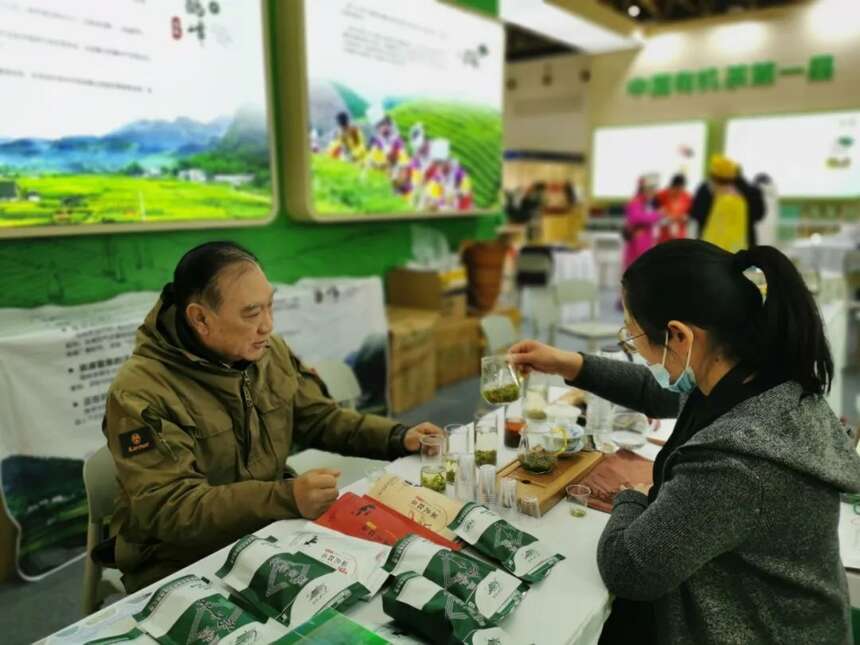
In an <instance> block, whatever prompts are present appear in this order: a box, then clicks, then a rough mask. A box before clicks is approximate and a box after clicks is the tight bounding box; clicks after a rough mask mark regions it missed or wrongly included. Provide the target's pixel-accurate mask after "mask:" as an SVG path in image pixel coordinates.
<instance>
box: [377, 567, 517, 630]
mask: <svg viewBox="0 0 860 645" xmlns="http://www.w3.org/2000/svg"><path fill="white" fill-rule="evenodd" d="M382 609H383V611H385V613H386V614H388V615H389V616H391V617H392V618H393V619H394V620H396V621H397V622H399V623H400V624H401V625H403V626H405V627H407V628H409V629H410V630H412V631H414V632H415V633H416V634H418V635H419V636H421V637H422V638H426V639H427V640H428V641H430V642H431V643H433V644H434V645H460V644H463V645H522V643H516V644H515V643H514V641H513V639H512V638H511V637H510V635H509V634H508V633H507V632H505V630H503V629H502V628H501V627H494V626H491V625H490V624H489V623H488V622H487V621H486V620H485V619H484V618H483V617H482V616H481V615H480V614H479V613H478V612H477V611H475V610H474V609H472V608H471V607H470V606H468V605H467V604H466V603H464V602H463V601H462V600H460V599H459V598H457V597H456V596H455V595H453V594H451V593H448V592H447V591H445V590H444V589H443V588H442V587H440V586H439V585H437V584H436V583H435V582H433V581H432V580H428V579H427V578H425V577H424V576H422V575H420V574H418V573H415V572H414V571H407V572H406V573H401V574H400V575H399V576H397V578H396V579H395V581H394V584H393V585H391V586H390V587H389V588H388V589H387V590H386V591H385V593H384V594H382Z"/></svg>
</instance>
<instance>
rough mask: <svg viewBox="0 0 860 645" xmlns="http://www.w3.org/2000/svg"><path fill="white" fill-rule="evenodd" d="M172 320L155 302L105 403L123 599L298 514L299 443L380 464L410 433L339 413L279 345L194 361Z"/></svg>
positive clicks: (196, 355)
mask: <svg viewBox="0 0 860 645" xmlns="http://www.w3.org/2000/svg"><path fill="white" fill-rule="evenodd" d="M176 316H177V313H176V307H175V306H172V305H171V306H164V305H163V304H162V302H161V301H159V302H158V303H157V304H156V306H155V307H154V308H153V310H152V311H151V312H150V313H149V315H148V316H147V318H146V321H145V322H144V324H143V325H142V326H141V327H140V329H139V330H138V332H137V338H136V344H135V349H134V352H133V354H132V356H131V357H130V358H129V360H128V361H126V363H125V364H124V365H123V366H122V368H121V369H120V371H119V373H118V374H117V377H116V380H115V381H114V383H113V385H112V386H111V388H110V392H109V396H108V401H107V409H106V414H105V423H104V432H105V435H106V436H107V441H108V446H109V448H110V450H111V453H112V454H113V458H114V461H115V463H116V468H117V475H118V480H119V487H120V493H119V497H118V500H117V505H116V510H115V514H114V517H113V521H112V526H111V529H112V534H114V535H116V549H115V555H116V559H117V564H118V566H119V568H120V570H121V571H122V572H123V574H124V577H123V581H124V583H125V585H126V588H127V589H128V590H129V591H133V590H136V589H139V588H141V587H143V586H145V585H147V584H149V583H151V582H154V581H155V580H158V579H159V578H162V577H164V576H165V575H168V574H170V573H172V572H174V571H176V570H178V569H180V568H182V567H184V566H186V565H188V564H190V563H191V562H193V561H195V560H198V559H200V558H201V557H203V556H205V555H207V554H209V553H211V552H212V551H214V550H216V549H218V548H220V547H223V546H225V545H227V544H229V543H231V542H232V541H234V540H236V539H238V538H239V537H241V536H243V535H245V534H247V533H250V532H253V531H255V530H257V529H260V528H262V527H263V526H265V525H267V524H269V523H271V522H273V521H275V520H279V519H284V518H290V517H298V516H299V512H298V509H297V507H296V502H295V500H294V498H293V481H292V479H291V478H292V477H294V476H295V472H294V471H293V470H292V469H290V468H289V467H288V466H287V463H286V462H287V457H288V455H289V454H290V447H291V446H292V445H293V443H294V442H297V443H298V444H299V445H302V446H306V447H316V448H320V449H322V450H329V451H332V452H339V453H342V454H353V455H361V456H365V457H373V458H378V459H391V458H394V457H397V456H400V455H402V454H403V453H404V449H403V435H404V432H405V428H403V427H402V426H399V425H397V424H396V422H394V421H391V420H388V419H384V418H382V417H376V416H371V415H363V414H360V413H358V412H355V411H352V410H346V409H342V408H339V407H338V406H337V405H336V404H335V402H334V401H332V400H331V399H329V398H327V397H326V396H325V394H324V393H323V389H324V388H323V386H322V385H321V382H320V381H319V380H318V379H317V378H316V377H315V376H314V375H313V374H312V373H311V372H309V371H308V370H307V369H306V368H304V367H303V366H302V365H301V363H300V362H299V361H298V360H297V359H296V357H295V356H293V355H292V353H291V352H290V350H289V348H288V347H287V345H286V343H284V341H283V340H282V339H281V338H279V337H276V336H273V337H272V339H271V347H270V348H269V350H268V351H267V352H266V354H265V356H264V357H263V358H261V359H260V360H259V361H257V362H255V363H247V364H239V365H234V366H228V365H226V364H222V363H219V362H218V361H217V360H216V359H214V358H212V357H211V356H210V357H209V358H208V359H207V358H203V357H201V355H205V354H206V352H205V351H200V347H201V346H200V345H199V342H195V341H193V340H189V334H190V335H191V336H193V333H191V332H190V330H189V329H188V327H187V325H186V326H185V327H184V328H183V327H182V326H183V324H184V321H180V323H179V325H177V320H176ZM183 332H184V333H183ZM183 338H184V339H185V341H183V340H182V339H183ZM189 345H191V346H192V347H191V348H189ZM195 345H196V349H197V351H194V349H195V347H194V346H195Z"/></svg>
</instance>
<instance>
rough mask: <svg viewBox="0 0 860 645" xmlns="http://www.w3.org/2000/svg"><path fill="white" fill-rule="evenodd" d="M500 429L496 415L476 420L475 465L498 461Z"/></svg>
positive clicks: (479, 465)
mask: <svg viewBox="0 0 860 645" xmlns="http://www.w3.org/2000/svg"><path fill="white" fill-rule="evenodd" d="M498 449H499V430H498V426H497V425H496V418H495V416H492V417H489V418H488V417H484V418H483V419H480V420H478V421H476V422H475V465H476V466H477V467H478V468H480V467H481V466H483V465H485V464H492V465H493V466H495V465H497V463H498Z"/></svg>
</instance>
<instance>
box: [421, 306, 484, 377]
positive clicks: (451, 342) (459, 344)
mask: <svg viewBox="0 0 860 645" xmlns="http://www.w3.org/2000/svg"><path fill="white" fill-rule="evenodd" d="M433 335H434V337H435V343H436V387H442V386H443V385H449V384H450V383H456V382H457V381H462V380H463V379H467V378H471V377H473V376H478V375H479V374H480V373H481V340H482V339H481V321H480V319H478V318H440V319H439V321H438V322H437V323H436V327H435V328H434V332H433Z"/></svg>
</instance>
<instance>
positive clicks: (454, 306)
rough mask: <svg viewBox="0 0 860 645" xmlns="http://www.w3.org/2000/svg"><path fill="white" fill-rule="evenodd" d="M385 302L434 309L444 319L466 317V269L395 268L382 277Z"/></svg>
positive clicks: (398, 305)
mask: <svg viewBox="0 0 860 645" xmlns="http://www.w3.org/2000/svg"><path fill="white" fill-rule="evenodd" d="M385 286H386V291H385V294H386V300H387V302H388V304H390V305H394V306H397V307H409V308H412V309H427V310H430V311H435V312H437V313H438V314H440V315H442V316H446V317H448V318H465V316H466V269H465V268H463V267H457V268H456V269H452V270H450V271H436V270H433V269H426V270H421V269H407V268H403V267H401V268H398V269H394V270H393V271H389V272H388V276H387V279H386V285H385Z"/></svg>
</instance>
